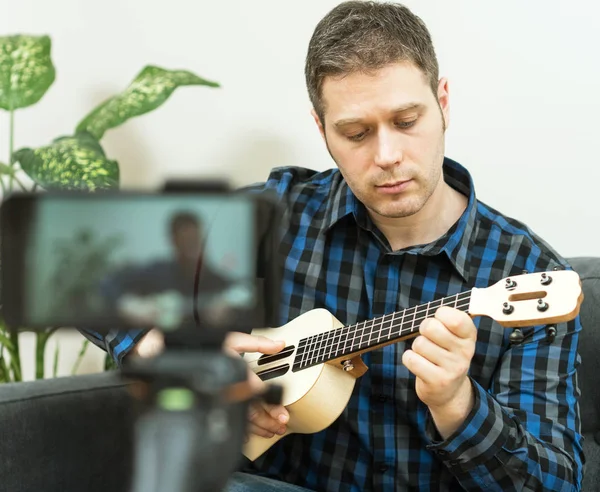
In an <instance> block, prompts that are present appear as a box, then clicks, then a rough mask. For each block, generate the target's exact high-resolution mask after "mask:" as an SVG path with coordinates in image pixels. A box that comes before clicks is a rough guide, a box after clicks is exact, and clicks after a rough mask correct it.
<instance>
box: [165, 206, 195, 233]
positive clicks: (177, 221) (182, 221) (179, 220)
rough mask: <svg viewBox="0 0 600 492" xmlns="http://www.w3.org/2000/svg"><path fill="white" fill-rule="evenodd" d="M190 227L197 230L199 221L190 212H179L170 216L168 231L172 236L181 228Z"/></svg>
mask: <svg viewBox="0 0 600 492" xmlns="http://www.w3.org/2000/svg"><path fill="white" fill-rule="evenodd" d="M190 225H192V226H196V227H198V228H199V227H200V220H199V219H198V217H197V216H196V215H195V214H193V213H192V212H187V211H180V212H177V213H175V214H174V215H173V216H171V220H170V221H169V231H170V232H171V235H174V234H175V233H176V232H177V231H179V230H180V229H181V228H182V227H185V226H190Z"/></svg>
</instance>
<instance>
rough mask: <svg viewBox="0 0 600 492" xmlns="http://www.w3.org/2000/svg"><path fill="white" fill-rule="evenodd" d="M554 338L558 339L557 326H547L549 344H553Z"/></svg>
mask: <svg viewBox="0 0 600 492" xmlns="http://www.w3.org/2000/svg"><path fill="white" fill-rule="evenodd" d="M554 338H556V326H554V325H548V326H546V341H547V342H548V343H552V342H553V341H554Z"/></svg>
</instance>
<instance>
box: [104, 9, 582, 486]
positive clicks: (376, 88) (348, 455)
mask: <svg viewBox="0 0 600 492" xmlns="http://www.w3.org/2000/svg"><path fill="white" fill-rule="evenodd" d="M306 81H307V86H308V92H309V95H310V98H311V101H312V104H313V108H314V110H313V117H314V119H315V122H316V124H317V126H318V129H319V131H320V133H321V135H322V136H323V139H324V141H325V144H326V145H327V149H328V150H329V153H330V154H331V156H332V158H333V160H334V161H335V163H336V165H337V169H331V170H328V171H325V172H321V173H318V172H314V171H310V170H308V169H300V168H279V169H275V170H273V172H272V173H271V175H270V176H269V178H268V180H267V181H266V182H265V183H264V184H262V185H259V186H255V187H253V189H254V190H256V191H258V192H260V191H261V190H272V191H276V192H277V193H278V195H279V197H280V199H281V203H282V204H283V206H284V207H285V208H286V210H287V215H286V227H285V230H284V234H283V239H282V244H281V250H280V253H281V254H282V255H283V256H284V258H285V270H284V285H283V287H282V292H283V296H282V297H283V299H282V319H281V323H282V324H284V323H285V322H287V321H289V320H291V319H294V318H295V317H297V316H298V315H300V314H302V313H304V312H306V311H308V310H310V309H314V308H318V307H324V308H326V309H328V310H329V311H330V312H331V313H332V314H333V315H334V316H335V317H336V318H338V319H339V320H340V321H341V322H342V323H344V324H352V323H356V322H358V321H361V320H365V319H370V318H373V317H375V316H379V315H383V314H386V313H390V312H393V311H398V310H401V309H404V308H407V307H410V306H414V305H418V304H422V303H424V302H429V301H431V300H433V299H437V298H441V297H445V296H448V295H451V294H455V293H458V292H462V291H465V290H469V289H470V288H472V287H486V286H488V285H491V284H493V283H495V282H496V281H498V280H501V279H502V278H504V277H507V276H512V275H517V274H520V273H522V272H523V271H524V270H526V271H529V272H534V271H546V270H552V269H554V268H556V267H557V268H568V265H566V263H565V261H564V260H563V259H562V258H561V257H560V256H559V255H558V254H557V253H555V252H554V251H553V250H552V249H551V248H550V247H548V246H547V245H546V244H545V243H544V242H543V241H542V240H541V239H540V238H538V237H537V236H536V235H535V234H534V233H532V232H531V231H530V230H529V229H528V228H527V227H526V226H524V225H523V224H521V223H519V222H517V221H515V220H513V219H510V218H507V217H505V216H503V215H502V214H500V213H499V212H497V211H495V210H493V209H491V208H490V207H488V206H486V205H485V204H483V203H481V202H480V201H478V200H477V199H476V196H475V191H474V186H473V182H472V180H471V177H470V175H469V173H468V172H467V170H466V169H465V168H463V167H462V166H461V165H459V164H458V163H456V162H454V161H452V160H451V159H448V158H445V157H444V135H445V130H446V128H447V127H448V124H449V89H448V82H447V80H446V79H444V78H441V79H440V78H439V77H438V65H437V61H436V55H435V52H434V48H433V46H432V43H431V39H430V35H429V33H428V31H427V28H426V27H425V26H424V24H423V23H422V21H421V20H420V19H419V18H417V17H416V16H415V15H413V14H412V13H411V12H410V11H409V10H408V9H406V8H405V7H403V6H401V5H397V4H385V3H374V2H345V3H342V4H340V5H339V6H338V7H336V8H334V9H333V10H332V11H331V12H329V13H328V14H327V15H326V16H325V17H324V18H323V19H322V20H321V21H320V22H319V24H318V25H317V27H316V30H315V32H314V34H313V36H312V39H311V41H310V44H309V48H308V55H307V59H306ZM580 330H581V325H580V320H579V318H576V319H575V320H573V321H571V322H569V323H565V324H559V325H557V335H556V337H555V339H554V340H553V341H549V340H548V339H547V336H546V330H545V327H544V326H536V327H532V328H531V329H526V330H524V335H525V340H524V341H523V342H522V343H516V344H511V342H510V340H509V335H510V330H507V329H505V328H502V327H501V326H499V325H498V324H497V323H495V322H493V321H492V320H491V319H489V318H486V317H479V318H475V319H473V320H472V319H471V318H469V317H468V316H467V315H466V314H465V313H463V312H460V311H458V310H455V309H451V308H448V307H444V308H440V309H438V310H437V312H436V313H435V314H434V315H433V316H431V317H430V318H429V319H427V320H425V321H423V323H422V324H421V326H420V335H419V336H418V337H417V338H416V339H414V341H412V343H411V342H406V343H404V342H400V343H397V344H393V345H389V346H386V347H384V348H382V349H379V350H376V351H373V352H370V353H368V354H365V355H364V356H363V360H364V361H365V362H366V364H367V366H368V367H369V370H368V371H367V372H366V373H365V375H363V376H362V377H361V378H359V379H358V380H357V382H356V388H355V391H354V393H353V395H352V397H351V399H350V402H349V403H348V406H347V408H346V409H345V410H344V412H343V414H342V415H341V416H340V417H339V418H338V419H337V420H336V421H335V422H334V423H333V424H332V425H331V426H330V427H329V428H327V429H325V430H323V431H322V432H318V433H316V434H309V435H298V434H293V435H290V436H287V437H285V438H284V439H282V440H281V441H279V442H278V443H277V444H275V445H274V446H273V447H272V448H271V449H269V450H268V451H267V452H266V453H265V454H264V455H262V456H261V457H260V458H259V459H257V460H256V461H254V462H252V463H248V464H247V466H246V467H245V473H236V474H235V476H233V477H232V479H231V482H230V485H229V489H228V490H229V491H232V492H234V491H271V490H273V491H274V490H278V491H302V490H318V491H368V490H377V491H386V492H387V491H390V492H391V491H396V490H423V491H425V490H463V489H464V490H519V491H522V490H563V491H566V490H579V489H580V486H581V479H582V464H583V455H582V449H581V440H582V437H581V434H580V422H579V407H578V395H579V389H578V386H577V379H576V370H577V366H578V364H579V356H578V354H577V343H578V333H579V331H580ZM121 340H122V341H121V344H120V345H118V346H117V347H115V349H114V350H113V351H112V353H113V354H114V355H115V357H116V358H117V359H118V358H120V357H122V354H123V353H125V352H127V351H129V350H131V349H132V347H133V346H134V343H135V342H136V341H137V339H127V338H126V337H122V338H121ZM146 342H147V343H146ZM227 345H228V348H229V349H233V350H235V351H237V352H240V353H241V352H254V351H261V352H263V353H275V352H277V351H278V350H281V349H282V348H283V344H282V343H276V342H271V341H269V340H266V339H260V338H256V337H251V336H250V335H247V334H241V333H233V334H230V336H229V338H228V341H227ZM157 349H159V345H153V342H152V338H151V336H149V337H148V338H147V339H144V341H143V342H142V343H140V344H139V345H136V348H134V349H133V350H134V351H135V350H137V351H140V350H142V352H144V351H145V353H152V352H153V351H155V350H157ZM287 418H288V414H287V411H286V410H285V409H284V408H282V407H280V406H275V407H263V406H259V407H254V408H253V410H252V412H251V416H250V424H249V432H253V433H255V434H258V435H261V436H265V437H269V436H273V435H274V433H277V432H280V433H283V432H284V431H285V424H286V422H287Z"/></svg>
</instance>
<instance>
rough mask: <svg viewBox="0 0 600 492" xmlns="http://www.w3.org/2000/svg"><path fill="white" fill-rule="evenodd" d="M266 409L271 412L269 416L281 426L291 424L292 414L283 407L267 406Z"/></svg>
mask: <svg viewBox="0 0 600 492" xmlns="http://www.w3.org/2000/svg"><path fill="white" fill-rule="evenodd" d="M265 408H266V409H267V411H268V412H269V415H270V416H271V417H273V418H274V419H275V420H277V421H278V422H279V423H280V424H282V425H285V424H287V423H288V422H289V420H290V414H289V413H288V411H287V409H286V408H285V407H284V406H283V405H268V404H265Z"/></svg>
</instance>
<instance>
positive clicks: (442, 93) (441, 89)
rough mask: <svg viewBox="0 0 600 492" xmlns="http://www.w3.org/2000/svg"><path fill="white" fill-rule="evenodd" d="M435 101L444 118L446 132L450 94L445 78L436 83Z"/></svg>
mask: <svg viewBox="0 0 600 492" xmlns="http://www.w3.org/2000/svg"><path fill="white" fill-rule="evenodd" d="M437 99H438V103H439V105H440V109H441V111H442V117H443V118H444V130H447V129H448V126H449V125H450V94H449V93H448V79H447V78H441V79H440V81H439V83H438V93H437Z"/></svg>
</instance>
